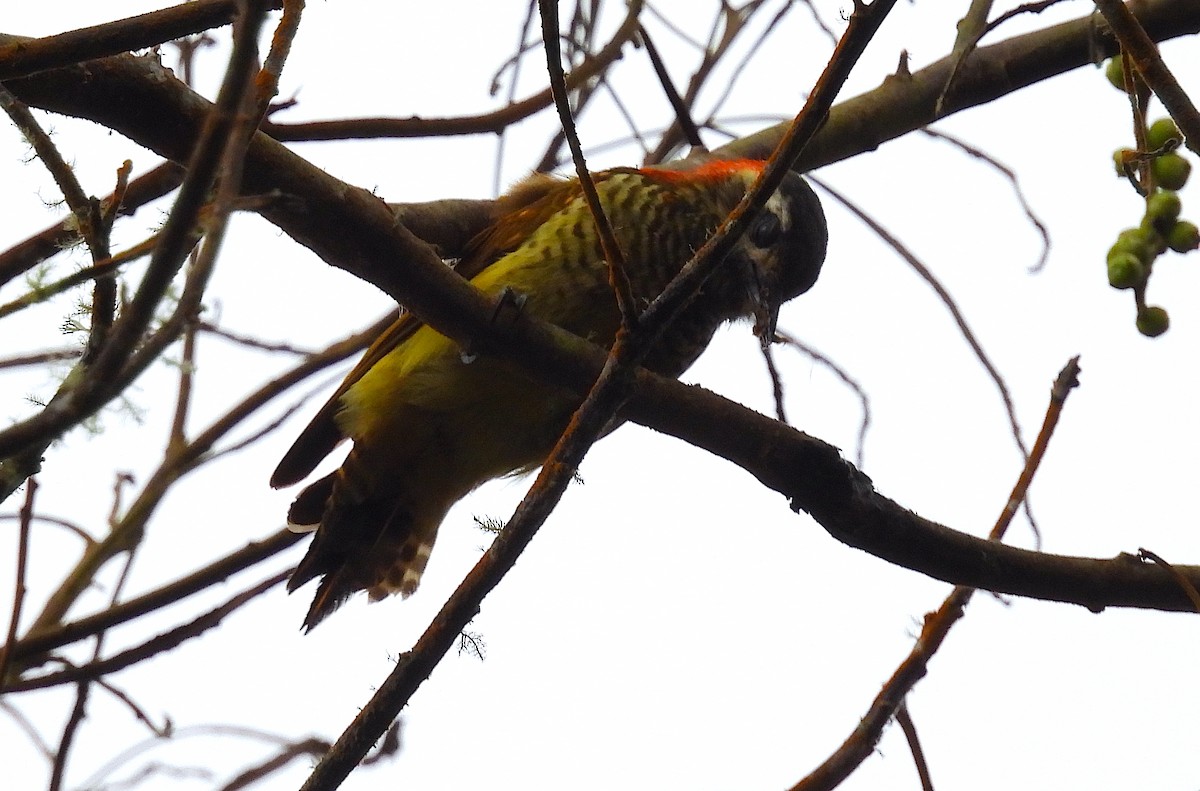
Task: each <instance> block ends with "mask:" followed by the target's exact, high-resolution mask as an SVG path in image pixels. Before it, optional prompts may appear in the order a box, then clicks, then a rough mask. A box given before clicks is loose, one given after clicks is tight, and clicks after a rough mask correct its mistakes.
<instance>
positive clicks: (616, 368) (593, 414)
mask: <svg viewBox="0 0 1200 791" xmlns="http://www.w3.org/2000/svg"><path fill="white" fill-rule="evenodd" d="M892 4H893V3H892V2H887V0H878V1H877V2H876V3H874V4H872V5H871V6H870V7H869V8H867V9H866V10H863V8H862V7H860V8H859V11H858V12H856V14H855V18H854V20H852V21H851V24H850V26H849V29H848V31H847V34H846V38H844V39H843V41H842V45H839V49H838V51H837V52H836V53H835V55H834V59H833V61H832V62H831V64H830V66H829V67H828V68H827V70H826V76H825V77H824V78H823V79H822V81H821V82H820V83H819V84H818V87H817V89H816V90H814V91H813V93H812V95H811V96H810V99H809V102H808V103H807V104H806V111H802V112H801V115H800V116H798V118H797V122H796V123H795V124H794V132H793V135H790V136H789V137H787V138H786V140H787V141H788V142H787V144H785V145H781V146H780V157H779V160H777V161H775V162H773V163H772V165H769V166H768V169H770V168H771V167H773V166H778V167H780V168H784V167H786V165H788V164H790V163H791V160H792V159H794V155H795V152H794V150H793V148H794V147H795V148H799V147H802V146H803V143H804V141H805V140H807V139H808V137H811V134H812V132H813V131H814V130H815V129H816V128H817V126H818V124H819V119H820V118H821V117H823V116H824V115H825V113H826V111H827V110H828V107H829V103H831V102H832V100H833V97H834V95H836V93H837V91H838V89H839V88H840V86H841V84H842V82H843V81H844V80H845V76H846V74H848V72H849V68H850V66H851V65H852V64H853V62H854V61H855V60H857V58H858V56H859V54H861V52H862V49H863V48H864V47H865V46H866V43H867V41H869V40H870V38H871V37H872V36H873V35H874V32H875V30H876V29H877V28H878V25H879V23H880V22H881V21H882V19H883V17H884V16H886V14H887V12H888V11H889V10H890V9H891V6H892ZM856 22H857V24H856ZM847 39H849V41H847ZM814 97H815V98H814ZM789 157H790V158H789ZM781 162H782V163H783V164H780V163H781ZM782 177H783V172H782V170H780V172H779V173H778V178H779V179H782ZM760 186H763V185H760ZM763 188H764V189H765V188H766V187H763ZM770 189H774V187H770ZM767 194H769V192H768V193H767ZM761 199H762V200H765V199H766V195H763V196H761ZM726 225H729V223H726ZM712 254H713V248H712V247H710V245H708V244H706V245H704V247H703V248H702V250H701V251H700V252H697V253H696V257H694V258H693V260H692V261H691V262H689V264H687V265H686V266H685V270H687V269H688V268H689V267H691V269H692V271H697V270H699V271H702V270H703V264H701V265H699V266H693V264H695V263H696V259H697V258H700V257H702V256H704V255H712ZM678 280H679V279H678V278H677V281H676V282H677V285H676V288H679V287H680V286H678ZM701 282H703V277H701V278H700V279H699V280H696V281H695V284H696V285H699V283H701ZM655 304H659V302H658V301H656V303H655ZM673 304H674V305H676V306H679V305H682V304H686V302H685V301H684V300H679V301H677V302H675V303H673ZM671 307H672V303H671V302H668V303H667V307H665V308H662V307H660V309H659V314H660V316H661V317H662V320H663V321H669V320H670V318H671V317H673V316H674V315H675V313H674V312H673V311H672V310H671V309H670V308H671ZM656 329H661V325H656V324H655V323H652V322H650V321H649V320H647V321H645V322H643V324H642V325H641V326H640V327H639V331H638V332H637V333H636V337H634V339H633V340H632V341H627V338H629V335H628V334H627V333H626V332H625V331H624V330H620V331H618V333H617V338H616V341H615V343H614V344H613V347H612V350H611V351H610V352H609V354H608V356H607V358H606V362H605V364H604V368H603V370H602V371H601V373H600V376H599V378H598V379H597V380H596V381H595V384H594V386H593V387H592V388H591V390H590V391H589V392H588V395H587V398H586V399H585V400H584V402H583V405H582V406H580V408H579V409H578V410H577V411H576V413H575V414H574V415H573V416H572V418H571V422H570V424H569V425H568V427H567V429H566V431H565V432H564V433H563V435H562V436H561V437H560V439H559V441H558V442H557V443H556V445H555V447H554V450H553V451H552V452H551V454H550V456H549V458H548V459H547V460H546V463H545V464H544V465H543V466H542V469H541V471H540V472H539V473H538V477H537V479H536V480H535V481H534V484H533V486H532V487H531V488H530V490H529V493H528V494H527V495H526V497H525V499H524V500H522V502H521V504H520V505H519V506H518V507H517V510H516V512H515V513H514V514H513V516H512V518H511V519H510V520H509V523H508V525H507V526H506V527H505V528H504V530H503V531H501V533H500V535H499V536H497V538H496V539H495V541H493V542H492V545H491V546H490V547H489V548H488V549H487V551H486V552H485V553H484V554H483V557H481V558H480V560H479V562H478V563H476V564H475V567H474V568H472V569H471V571H470V572H469V573H468V574H467V576H466V577H465V578H464V579H463V581H462V583H460V584H459V586H458V588H457V589H455V591H454V593H453V594H451V596H450V598H449V599H447V601H446V603H445V604H444V605H443V606H442V608H441V610H440V611H439V613H438V614H437V615H436V616H435V617H434V619H433V620H432V621H431V622H430V625H429V626H428V628H426V630H425V632H424V633H423V634H422V635H421V637H420V638H419V639H418V640H417V642H416V644H415V645H414V646H413V648H412V650H410V651H408V652H407V653H405V654H404V655H403V656H401V658H400V660H399V661H398V662H397V665H396V667H395V669H393V671H392V672H391V674H389V676H388V677H387V679H385V680H384V682H383V683H382V684H381V685H380V686H379V688H378V690H377V691H376V693H375V694H374V696H372V698H371V700H370V701H369V702H368V703H367V704H366V705H365V706H363V708H362V709H361V711H360V712H359V714H358V716H357V717H355V719H354V721H353V722H351V723H350V725H349V726H348V727H347V728H346V730H345V731H344V732H343V733H342V735H341V737H339V738H338V741H337V743H336V744H335V745H334V746H333V748H332V749H331V750H330V751H329V753H328V754H326V756H325V757H324V758H322V759H321V762H320V763H319V764H317V766H316V767H315V768H314V770H313V773H312V774H311V775H310V776H309V777H308V779H307V780H306V781H305V783H304V785H303V786H302V791H331V790H332V789H334V788H336V787H337V786H339V785H340V784H341V783H342V781H343V780H344V779H345V778H346V777H347V776H348V775H349V773H350V772H351V771H352V770H353V769H354V767H355V766H357V765H358V763H359V762H360V761H361V760H362V758H363V756H365V755H366V753H367V750H368V749H369V748H370V746H371V744H372V743H374V742H375V741H376V740H377V739H378V738H379V737H380V736H381V735H382V734H383V733H384V731H385V730H386V729H387V728H388V727H389V726H390V725H391V724H392V723H393V722H394V721H395V719H396V717H397V715H398V713H399V711H400V709H401V708H403V706H404V705H405V704H406V703H407V701H408V700H409V699H410V698H411V696H412V695H413V693H414V692H415V691H416V690H417V688H418V687H419V686H420V685H421V683H422V682H423V681H424V680H425V679H426V678H428V676H429V674H430V673H431V672H432V671H433V668H434V667H435V666H436V665H437V663H438V662H439V661H440V660H441V658H442V657H443V656H445V654H446V652H447V651H449V650H450V648H451V647H452V646H453V645H454V644H455V642H456V641H457V639H458V635H459V634H460V633H461V632H462V631H463V630H464V629H465V628H466V625H467V624H468V623H469V622H470V621H471V619H472V618H474V617H475V615H476V614H477V613H478V611H479V607H480V603H481V602H482V600H483V598H484V597H485V596H486V595H487V594H488V593H489V592H490V591H491V590H492V589H493V588H494V587H495V586H496V585H497V584H498V583H499V581H500V580H501V579H502V578H503V577H504V575H505V574H506V573H507V572H508V570H509V569H510V568H511V567H512V566H513V564H514V563H515V562H516V560H517V558H518V557H519V556H520V555H521V553H522V551H523V550H524V548H525V547H526V546H527V545H528V544H529V542H530V541H531V540H532V539H533V537H534V535H535V534H536V532H537V530H538V528H539V527H540V525H541V524H542V523H543V522H544V521H545V519H546V517H547V516H548V515H549V513H550V511H551V510H552V509H553V508H554V506H555V504H556V503H557V501H558V498H559V497H560V496H561V495H562V493H563V491H565V489H566V487H567V486H568V485H569V484H570V482H571V480H572V479H573V475H574V472H575V469H576V468H577V466H578V464H579V461H580V459H582V457H583V454H584V453H585V452H586V451H587V449H588V448H589V447H590V446H591V443H592V442H594V441H595V439H596V438H597V437H598V436H599V435H600V433H601V432H602V431H603V430H604V428H605V427H606V426H607V425H608V423H609V420H610V419H611V416H612V415H613V414H614V412H615V411H616V409H617V408H618V407H619V406H620V404H621V403H622V402H623V401H624V400H625V398H626V397H627V396H628V394H629V393H630V392H631V389H630V383H631V381H632V379H631V377H632V376H633V374H634V370H635V369H634V367H633V364H635V363H636V362H637V361H638V358H639V355H645V354H647V353H648V352H649V350H650V349H651V348H653V343H654V340H655V338H656V335H655V333H654V330H656ZM639 346H640V348H639ZM775 425H778V424H775Z"/></svg>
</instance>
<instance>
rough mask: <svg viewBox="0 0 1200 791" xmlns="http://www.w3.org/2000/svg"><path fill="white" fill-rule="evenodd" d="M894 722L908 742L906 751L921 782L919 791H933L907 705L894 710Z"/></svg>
mask: <svg viewBox="0 0 1200 791" xmlns="http://www.w3.org/2000/svg"><path fill="white" fill-rule="evenodd" d="M896 722H897V723H898V724H899V725H900V730H902V731H904V739H905V741H907V742H908V750H909V752H911V753H912V757H913V764H915V765H916V767H917V777H919V778H920V780H921V791H933V779H932V778H931V777H930V776H929V764H927V763H926V762H925V751H924V750H922V749H921V739H920V737H919V736H918V735H917V724H916V723H915V722H913V719H912V715H910V714H909V713H908V705H907V704H905V703H901V704H900V707H899V708H897V709H896Z"/></svg>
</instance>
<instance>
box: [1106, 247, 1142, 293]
mask: <svg viewBox="0 0 1200 791" xmlns="http://www.w3.org/2000/svg"><path fill="white" fill-rule="evenodd" d="M1145 275H1146V267H1145V266H1144V265H1143V264H1142V262H1141V261H1140V260H1139V259H1138V257H1137V256H1136V255H1134V254H1133V253H1116V254H1110V255H1109V256H1108V284H1109V285H1110V286H1112V287H1113V288H1133V287H1134V286H1136V285H1137V284H1138V283H1140V282H1142V278H1144V277H1145Z"/></svg>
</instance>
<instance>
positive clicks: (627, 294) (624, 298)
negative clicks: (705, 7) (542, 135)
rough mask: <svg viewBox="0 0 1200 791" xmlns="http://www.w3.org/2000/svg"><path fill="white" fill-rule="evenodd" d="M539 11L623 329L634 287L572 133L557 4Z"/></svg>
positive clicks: (628, 322) (553, 80)
mask: <svg viewBox="0 0 1200 791" xmlns="http://www.w3.org/2000/svg"><path fill="white" fill-rule="evenodd" d="M640 5H641V2H640V0H637V2H634V3H631V4H630V6H631V10H632V9H636V8H637V7H640ZM538 8H539V10H540V11H541V15H542V40H543V42H544V43H545V49H546V68H547V70H548V71H549V73H550V90H551V91H552V92H553V93H554V106H555V108H556V109H557V110H558V118H559V122H560V123H561V124H562V130H563V134H564V135H565V136H566V140H567V145H568V146H569V147H570V149H571V159H572V160H573V161H574V163H575V172H576V174H578V176H579V186H580V188H582V190H583V197H584V200H586V201H587V206H588V211H590V212H591V215H592V222H593V223H595V226H596V236H597V237H598V238H599V240H600V248H601V250H603V251H604V261H605V263H606V264H607V265H608V279H609V284H610V286H611V287H612V290H613V294H614V295H615V296H616V300H617V307H618V308H619V309H620V311H621V322H622V324H623V325H624V326H626V327H632V326H633V325H634V324H636V323H637V319H638V314H637V305H636V303H635V302H634V298H633V287H632V286H631V285H630V283H629V273H628V271H627V270H626V267H625V254H624V253H623V252H622V250H621V245H620V243H619V242H618V241H617V236H616V234H615V233H613V229H612V224H611V223H610V222H609V221H608V217H607V215H605V213H604V207H603V205H601V203H600V194H599V193H598V192H597V191H596V184H595V183H594V182H593V181H592V177H591V174H590V173H588V168H587V161H586V160H585V159H584V156H583V147H582V146H581V145H580V144H579V135H578V134H577V133H576V131H575V119H574V118H572V116H571V105H570V103H569V101H568V98H567V85H566V77H565V76H564V75H563V70H562V52H561V51H560V50H559V45H558V3H557V0H538Z"/></svg>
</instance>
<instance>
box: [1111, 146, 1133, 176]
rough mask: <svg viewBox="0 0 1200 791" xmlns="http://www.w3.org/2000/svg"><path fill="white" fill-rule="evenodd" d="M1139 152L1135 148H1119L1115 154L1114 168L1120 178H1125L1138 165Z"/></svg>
mask: <svg viewBox="0 0 1200 791" xmlns="http://www.w3.org/2000/svg"><path fill="white" fill-rule="evenodd" d="M1137 158H1138V152H1137V149H1134V148H1118V149H1117V150H1116V151H1114V152H1113V167H1114V168H1115V169H1116V171H1117V175H1118V176H1125V175H1126V174H1128V173H1129V172H1131V171H1132V170H1133V168H1134V166H1135V165H1137Z"/></svg>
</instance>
